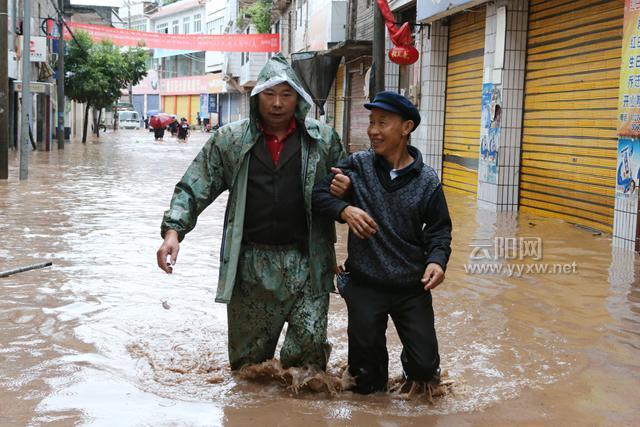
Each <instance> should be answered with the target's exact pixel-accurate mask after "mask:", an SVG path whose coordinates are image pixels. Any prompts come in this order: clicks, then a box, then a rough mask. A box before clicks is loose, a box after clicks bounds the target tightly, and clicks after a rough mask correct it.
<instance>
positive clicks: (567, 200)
mask: <svg viewBox="0 0 640 427" xmlns="http://www.w3.org/2000/svg"><path fill="white" fill-rule="evenodd" d="M623 15H624V2H623V1H621V0H617V1H610V0H609V1H602V0H585V1H567V0H553V1H548V0H534V1H531V3H530V10H529V30H528V38H527V71H526V77H525V98H524V119H523V120H524V121H523V134H522V135H523V136H522V160H521V172H520V197H519V200H520V210H521V211H522V212H528V213H533V214H536V215H542V216H550V217H555V218H560V219H563V220H566V221H569V222H572V223H576V224H582V225H586V226H590V227H593V228H596V229H599V230H603V231H607V232H608V231H611V228H612V225H613V204H614V191H615V189H614V182H615V171H616V158H617V136H616V125H617V121H616V115H617V102H618V86H619V78H620V55H621V45H622V24H623Z"/></svg>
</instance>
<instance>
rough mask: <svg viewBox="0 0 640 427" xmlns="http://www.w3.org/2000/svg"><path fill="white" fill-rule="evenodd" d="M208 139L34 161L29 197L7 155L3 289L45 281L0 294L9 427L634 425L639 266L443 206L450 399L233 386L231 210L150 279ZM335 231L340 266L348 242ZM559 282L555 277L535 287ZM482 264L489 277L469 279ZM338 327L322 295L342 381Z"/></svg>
mask: <svg viewBox="0 0 640 427" xmlns="http://www.w3.org/2000/svg"><path fill="white" fill-rule="evenodd" d="M206 136H207V134H205V133H201V132H194V134H193V136H192V138H191V139H190V141H189V142H188V143H187V144H178V143H177V142H176V140H175V139H173V138H171V137H168V138H167V139H166V142H164V143H162V144H160V143H154V141H153V138H152V134H150V133H146V132H144V131H119V132H118V133H116V134H114V133H112V132H108V133H106V134H103V135H102V136H101V137H100V139H99V141H89V142H88V143H87V144H86V145H83V144H81V143H79V142H74V143H72V144H69V145H67V147H66V148H65V150H64V151H62V152H59V151H57V150H54V151H52V152H34V153H31V155H30V156H31V157H30V165H29V180H28V181H26V182H19V181H18V179H17V176H18V171H17V167H18V156H17V153H14V152H12V153H10V165H11V169H10V179H9V180H8V181H0V232H1V233H2V243H1V244H0V271H4V270H8V269H11V268H15V267H19V266H23V265H28V264H34V263H39V262H43V261H48V260H50V261H53V266H52V267H48V268H45V269H40V270H35V271H30V272H26V273H21V274H17V275H13V276H10V277H8V278H0V366H1V369H0V425H2V426H5V425H6V426H13V425H45V424H46V425H60V426H67V425H118V426H129V425H131V426H138V425H154V426H174V425H180V426H182V425H184V426H218V425H224V426H245V425H249V424H251V423H253V424H256V425H264V426H270V425H309V426H312V425H314V426H315V425H319V426H325V425H326V426H343V425H363V426H365V425H366V426H372V425H378V426H400V425H421V426H424V425H452V426H459V425H508V424H514V423H518V424H525V425H542V424H551V425H557V424H561V423H562V424H565V425H633V424H634V423H635V422H637V421H636V420H637V419H638V418H640V406H639V405H638V401H639V399H640V391H639V390H640V358H639V357H638V354H639V353H638V351H639V350H640V286H639V285H638V279H637V277H636V276H637V272H638V271H639V266H640V265H639V263H638V260H637V258H636V257H635V256H634V254H630V253H626V252H618V251H615V250H613V249H612V248H611V241H610V236H607V235H593V234H592V233H590V232H589V231H586V230H583V229H579V228H576V227H574V226H572V225H570V224H567V223H563V222H560V221H556V220H551V219H542V218H537V217H530V216H526V215H520V216H515V215H513V214H504V213H501V214H496V213H492V212H490V211H486V210H482V209H477V207H476V203H475V201H474V200H473V199H472V198H469V197H466V196H461V195H458V194H454V193H450V192H449V193H447V197H448V202H449V205H450V208H451V211H452V217H453V221H454V244H453V255H452V258H451V262H450V264H449V268H448V270H447V279H446V282H445V283H444V284H443V285H441V286H440V287H439V288H438V289H437V290H436V291H435V292H434V309H435V313H436V330H437V333H438V338H439V342H440V353H441V358H442V368H443V369H445V370H447V371H448V373H449V377H450V378H451V379H453V380H454V381H455V384H456V386H455V392H454V393H453V394H449V395H447V396H445V397H442V398H439V399H437V400H436V401H435V403H434V404H428V403H426V402H424V401H415V400H409V401H407V400H404V399H400V398H397V397H394V396H389V395H384V394H379V395H375V396H366V397H362V396H356V395H353V394H351V393H341V394H339V395H338V396H336V397H330V396H328V395H325V394H322V393H321V394H315V393H311V392H301V393H299V394H295V393H293V392H291V391H289V390H286V389H284V388H282V387H280V386H279V385H277V384H255V383H252V382H248V381H246V380H242V379H239V378H237V377H235V376H233V375H231V373H230V372H229V368H228V364H227V356H226V311H225V307H224V305H221V304H216V303H214V301H213V300H214V293H215V284H216V281H217V268H218V255H219V253H218V251H219V244H220V236H221V234H222V222H223V216H224V205H225V201H226V194H223V195H222V196H221V197H220V198H219V199H218V200H217V201H216V202H214V203H213V205H212V206H210V207H209V208H208V209H207V210H206V211H205V213H204V214H203V215H202V216H201V217H200V219H199V221H198V225H197V227H196V229H195V230H194V231H193V232H192V233H191V234H189V235H188V236H187V238H186V239H185V241H184V243H183V244H182V246H181V251H180V255H179V258H178V263H177V265H176V269H175V272H174V274H173V275H171V276H168V275H165V274H164V273H162V272H161V271H160V270H159V269H158V268H157V267H156V266H155V251H156V249H157V247H158V246H159V244H160V243H161V240H160V236H159V224H160V219H161V217H162V213H163V211H164V210H165V209H166V208H167V206H168V203H169V200H170V197H171V193H172V190H173V186H174V184H175V182H176V181H177V180H178V179H179V178H180V176H181V175H182V173H183V172H184V170H185V168H186V166H187V165H188V163H189V162H190V161H191V159H192V158H193V157H194V156H195V154H196V153H197V151H198V150H199V147H200V146H201V145H202V143H203V142H204V141H205V138H206ZM339 231H340V237H339V240H340V241H339V247H338V252H339V260H340V261H342V260H344V257H345V252H346V248H345V247H344V241H345V236H346V234H345V233H346V230H345V229H344V227H341V228H339ZM505 237H506V239H504V238H505ZM514 245H515V246H514ZM527 248H528V249H527ZM555 264H559V265H560V267H559V268H560V270H561V271H560V272H554V273H546V274H545V273H542V271H541V270H540V269H541V268H545V267H544V266H545V265H546V266H547V267H548V268H554V265H555ZM483 265H485V266H489V267H490V268H493V269H494V271H493V272H492V273H488V272H484V273H483V272H481V271H479V270H477V269H479V268H484V267H481V266H483ZM518 265H522V266H521V267H518ZM529 265H531V266H532V267H528V266H529ZM500 266H502V267H500ZM509 266H511V267H509ZM499 268H502V270H501V271H498V269H499ZM509 268H511V269H512V270H511V273H512V274H511V277H509V271H510V270H509ZM474 269H476V270H474ZM519 269H522V270H519ZM519 271H520V273H521V274H518V272H519ZM518 276H519V277H518ZM346 326H347V317H346V310H345V307H344V304H343V301H342V300H341V299H340V298H339V297H338V296H335V295H332V301H331V310H330V319H329V336H330V339H331V341H332V343H333V353H332V358H331V361H330V368H329V369H330V370H332V371H335V372H337V371H339V370H340V368H341V367H342V366H344V364H345V363H346V354H347V353H346V352H347V344H346ZM388 342H389V347H390V374H391V376H398V375H400V373H401V371H400V369H401V368H400V363H399V353H400V348H399V345H398V343H399V341H398V338H397V335H396V334H395V331H394V329H393V327H392V323H391V322H390V324H389V333H388Z"/></svg>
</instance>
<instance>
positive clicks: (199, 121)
mask: <svg viewBox="0 0 640 427" xmlns="http://www.w3.org/2000/svg"><path fill="white" fill-rule="evenodd" d="M196 120H197V121H198V127H200V126H202V117H200V111H198V112H197V113H196Z"/></svg>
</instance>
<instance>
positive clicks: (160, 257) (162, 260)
mask: <svg viewBox="0 0 640 427" xmlns="http://www.w3.org/2000/svg"><path fill="white" fill-rule="evenodd" d="M179 251H180V243H179V242H178V232H177V231H176V230H169V231H167V232H166V234H165V235H164V242H162V245H160V249H158V252H156V258H157V261H158V267H160V269H161V270H162V271H164V272H165V273H167V274H171V273H173V266H174V265H175V263H176V261H177V260H178V252H179ZM168 256H170V257H171V258H170V259H169V260H168V259H167V257H168Z"/></svg>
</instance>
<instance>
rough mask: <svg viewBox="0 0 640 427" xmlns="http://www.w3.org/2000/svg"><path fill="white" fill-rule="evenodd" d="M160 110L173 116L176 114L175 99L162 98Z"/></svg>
mask: <svg viewBox="0 0 640 427" xmlns="http://www.w3.org/2000/svg"><path fill="white" fill-rule="evenodd" d="M162 105H163V107H162V109H163V110H164V112H165V113H167V114H175V112H176V97H175V96H173V95H168V96H163V97H162Z"/></svg>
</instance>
